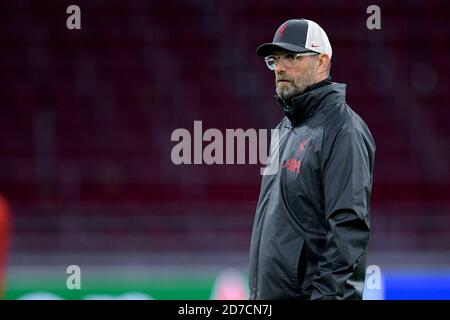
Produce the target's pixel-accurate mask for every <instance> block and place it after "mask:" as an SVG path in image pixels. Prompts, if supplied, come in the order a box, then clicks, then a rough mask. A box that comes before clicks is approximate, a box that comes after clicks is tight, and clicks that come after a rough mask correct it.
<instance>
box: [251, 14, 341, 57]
mask: <svg viewBox="0 0 450 320" xmlns="http://www.w3.org/2000/svg"><path fill="white" fill-rule="evenodd" d="M280 49H284V50H287V51H290V52H296V53H302V52H317V53H324V54H326V55H328V57H330V59H331V55H332V53H333V51H332V49H331V44H330V41H329V40H328V36H327V34H326V33H325V31H324V30H323V29H322V28H321V27H320V26H319V25H318V24H317V23H315V22H314V21H311V20H307V19H292V20H288V21H286V22H284V23H283V24H282V25H281V26H280V27H279V28H278V30H277V32H275V36H274V37H273V42H270V43H264V44H262V45H260V46H259V47H258V48H257V49H256V54H257V55H258V56H263V57H265V56H268V55H271V54H273V52H274V51H276V50H280Z"/></svg>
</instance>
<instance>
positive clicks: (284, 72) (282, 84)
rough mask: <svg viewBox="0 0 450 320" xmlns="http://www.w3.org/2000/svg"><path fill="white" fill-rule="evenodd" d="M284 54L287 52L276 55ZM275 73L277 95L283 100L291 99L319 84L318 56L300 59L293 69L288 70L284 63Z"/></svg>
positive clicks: (280, 64) (277, 67)
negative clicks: (309, 87)
mask: <svg viewBox="0 0 450 320" xmlns="http://www.w3.org/2000/svg"><path fill="white" fill-rule="evenodd" d="M283 54H285V52H276V53H275V55H283ZM274 71H275V85H276V92H277V94H278V95H279V96H280V97H281V98H283V99H289V98H291V97H293V96H294V95H297V94H300V93H302V92H303V91H305V89H306V88H307V87H308V86H310V85H312V84H314V83H316V82H317V81H316V80H317V63H316V56H306V57H298V58H297V59H296V61H295V65H294V67H293V68H286V66H285V65H284V64H283V63H278V64H277V66H276V68H275V70H274Z"/></svg>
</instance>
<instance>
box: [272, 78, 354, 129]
mask: <svg viewBox="0 0 450 320" xmlns="http://www.w3.org/2000/svg"><path fill="white" fill-rule="evenodd" d="M346 87H347V86H346V84H343V83H336V82H332V81H331V78H330V77H328V78H326V79H324V80H322V81H320V82H318V83H315V84H313V85H311V86H309V87H307V88H306V90H305V91H303V92H302V93H301V94H298V95H296V96H294V97H292V98H290V99H288V100H284V99H282V98H281V97H279V96H278V95H275V96H274V98H275V99H276V100H277V101H278V103H279V104H280V106H281V108H282V109H283V112H284V114H285V115H286V117H287V118H288V119H289V120H290V121H291V124H292V126H296V125H297V124H299V123H300V122H302V121H303V120H305V119H307V118H308V117H310V116H311V115H312V114H313V113H314V112H315V111H316V110H317V109H318V108H319V107H320V106H324V105H326V104H328V102H329V100H330V99H332V100H333V101H336V102H338V101H345V91H346Z"/></svg>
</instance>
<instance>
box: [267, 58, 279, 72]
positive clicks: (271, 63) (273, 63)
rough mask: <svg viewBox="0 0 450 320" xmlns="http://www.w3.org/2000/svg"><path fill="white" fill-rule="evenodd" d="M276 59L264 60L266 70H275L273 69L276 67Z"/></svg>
mask: <svg viewBox="0 0 450 320" xmlns="http://www.w3.org/2000/svg"><path fill="white" fill-rule="evenodd" d="M276 60H277V59H276V57H274V56H268V57H265V58H264V61H265V62H266V65H267V68H269V69H270V70H275V67H276V65H277V63H276Z"/></svg>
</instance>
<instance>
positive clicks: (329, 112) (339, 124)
mask: <svg viewBox="0 0 450 320" xmlns="http://www.w3.org/2000/svg"><path fill="white" fill-rule="evenodd" d="M324 112H325V121H324V127H323V129H324V140H328V141H329V142H331V143H332V142H333V141H334V140H336V139H337V138H343V137H346V138H348V139H347V140H350V141H351V140H357V141H361V142H364V144H366V145H368V147H370V148H371V149H375V141H374V138H373V136H372V133H371V132H370V130H369V127H368V126H367V124H366V122H365V121H364V120H363V119H362V118H361V117H360V116H359V115H358V114H357V113H356V112H355V111H354V110H353V109H352V108H351V107H350V106H349V105H348V104H347V103H346V102H340V103H338V104H335V105H332V106H330V107H328V108H327V109H326V110H325V111H324Z"/></svg>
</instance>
